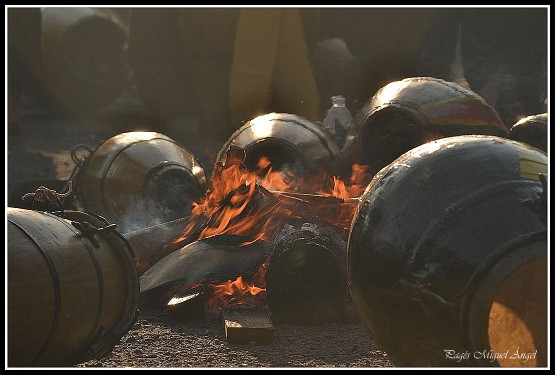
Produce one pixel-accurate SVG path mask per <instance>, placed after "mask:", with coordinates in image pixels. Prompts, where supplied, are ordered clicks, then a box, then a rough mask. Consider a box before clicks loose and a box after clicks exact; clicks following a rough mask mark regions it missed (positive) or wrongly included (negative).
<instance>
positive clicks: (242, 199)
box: [174, 157, 372, 314]
mask: <svg viewBox="0 0 555 375" xmlns="http://www.w3.org/2000/svg"><path fill="white" fill-rule="evenodd" d="M257 166H258V170H257V171H256V172H249V171H248V170H246V168H245V167H244V165H243V164H242V163H240V162H239V163H237V162H235V163H232V164H231V165H225V164H223V163H222V162H218V163H216V165H215V167H214V172H213V174H212V178H211V187H210V189H209V191H208V192H207V194H206V195H205V196H204V197H203V198H202V199H201V200H200V201H199V202H196V203H194V207H193V212H192V215H191V218H190V221H189V224H188V225H187V227H186V228H185V230H184V233H183V235H182V236H181V237H180V238H178V239H176V240H175V241H174V244H175V243H178V242H180V241H189V242H191V241H195V240H199V239H202V238H205V237H209V236H213V235H217V234H223V233H230V234H241V235H245V236H249V237H251V238H253V240H252V241H250V242H246V243H244V244H242V245H246V244H248V243H252V242H254V241H257V240H258V239H269V238H271V237H272V235H273V231H274V230H275V229H279V228H281V227H282V224H283V221H282V220H280V217H281V218H285V217H293V218H303V217H311V218H314V219H319V220H322V221H323V222H327V223H328V224H332V225H333V226H335V227H336V228H337V229H338V230H340V231H343V233H344V234H346V233H348V230H349V228H350V224H351V221H352V218H353V216H354V212H355V210H356V206H357V204H356V202H353V201H348V199H349V198H353V197H358V196H359V195H360V194H361V193H362V192H363V191H364V189H365V188H366V185H367V184H368V182H369V181H370V179H371V177H372V176H370V175H369V173H367V170H368V169H369V167H368V166H363V165H353V167H352V168H353V171H352V175H351V177H350V179H349V183H348V184H345V183H344V182H343V181H342V180H341V179H339V178H338V177H336V176H333V177H331V178H330V177H329V176H327V175H320V176H311V177H305V178H304V179H302V180H301V179H300V178H297V179H296V181H295V184H293V181H294V180H295V179H294V177H295V176H292V175H290V174H286V173H283V172H280V171H273V170H272V165H271V162H270V160H268V159H267V158H265V157H262V158H260V160H259V162H258V165H257ZM259 186H262V187H263V188H264V189H260V188H259ZM299 188H302V191H316V192H318V194H322V195H324V196H330V197H334V198H341V199H344V200H345V202H346V203H344V204H337V200H334V201H333V202H335V203H333V202H332V203H329V204H328V203H326V200H325V199H324V200H322V203H314V202H310V201H306V200H303V199H301V198H302V197H303V195H302V194H300V195H299V196H300V197H301V198H299V199H296V198H290V197H289V198H288V197H287V196H283V197H280V200H279V203H280V204H279V205H278V204H277V203H274V202H277V200H276V199H275V197H274V195H272V194H271V193H268V191H267V190H266V191H265V189H271V190H278V191H283V192H297V191H298V189H299ZM266 195H270V197H268V196H266ZM253 201H257V202H258V203H257V202H254V204H253ZM317 202H320V201H317ZM278 215H281V216H280V217H278ZM264 274H265V264H263V265H262V266H261V267H260V269H259V270H258V271H257V273H256V274H255V276H254V278H253V280H254V283H246V282H244V281H243V277H242V276H239V277H237V279H235V280H234V281H232V280H228V281H227V282H225V283H219V284H211V287H212V288H213V290H214V293H213V294H212V296H211V297H210V299H209V300H208V301H207V303H206V311H207V312H208V313H210V314H219V313H221V311H222V310H223V309H224V308H225V307H226V306H228V305H230V304H234V305H238V304H243V305H250V306H264V305H265V296H266V289H265V283H264Z"/></svg>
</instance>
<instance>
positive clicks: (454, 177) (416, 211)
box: [348, 135, 548, 367]
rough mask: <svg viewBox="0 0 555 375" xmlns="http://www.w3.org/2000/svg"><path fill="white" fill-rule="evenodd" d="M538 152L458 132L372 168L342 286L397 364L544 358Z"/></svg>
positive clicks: (541, 156)
mask: <svg viewBox="0 0 555 375" xmlns="http://www.w3.org/2000/svg"><path fill="white" fill-rule="evenodd" d="M547 162H548V159H547V156H546V155H545V153H543V152H541V151H539V150H537V149H535V148H533V147H529V146H527V145H525V144H523V143H520V142H515V141H512V140H507V139H504V138H500V137H495V136H479V135H470V136H457V137H450V138H444V139H440V140H437V141H432V142H429V143H427V144H424V145H421V146H419V147H417V148H414V149H412V150H411V151H409V152H407V153H405V154H403V155H402V156H400V157H399V158H398V159H396V160H395V161H394V162H393V163H391V164H389V165H388V166H386V167H385V168H383V169H382V170H381V171H380V172H379V173H378V174H377V175H375V176H374V178H373V179H372V181H371V182H370V184H369V185H368V187H367V189H366V191H365V193H364V194H363V196H362V197H361V202H360V204H359V207H358V211H357V213H356V215H355V217H354V219H353V223H352V228H351V234H350V237H349V241H348V268H349V272H348V273H349V281H350V285H351V293H352V296H353V298H354V300H355V302H356V305H357V308H358V311H359V313H360V316H361V318H362V319H363V322H364V323H365V325H366V327H367V328H368V330H369V332H370V335H371V336H372V337H373V338H374V339H375V340H376V342H377V344H378V345H379V346H380V347H381V348H382V349H383V350H385V351H386V352H387V353H388V354H389V356H390V357H391V358H392V360H393V361H394V362H395V363H396V364H397V365H400V366H421V367H428V366H507V367H520V366H545V365H546V363H547V218H546V217H547V202H546V199H547V191H546V189H547V182H546V178H547Z"/></svg>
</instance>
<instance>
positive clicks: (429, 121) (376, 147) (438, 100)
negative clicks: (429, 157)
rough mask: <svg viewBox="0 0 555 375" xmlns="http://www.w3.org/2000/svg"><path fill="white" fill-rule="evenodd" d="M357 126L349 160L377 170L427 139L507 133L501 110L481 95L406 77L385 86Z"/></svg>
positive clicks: (347, 152) (349, 140)
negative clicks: (498, 110) (489, 103)
mask: <svg viewBox="0 0 555 375" xmlns="http://www.w3.org/2000/svg"><path fill="white" fill-rule="evenodd" d="M356 122H357V124H358V125H357V126H356V129H354V130H353V133H352V134H350V135H348V137H347V140H346V144H347V145H350V146H349V147H345V155H344V156H345V157H346V158H347V159H349V160H350V161H351V162H353V161H354V162H356V163H358V164H366V165H369V166H370V167H371V170H373V171H374V172H377V171H379V170H380V169H381V168H383V167H385V166H386V165H387V164H389V163H390V162H392V161H393V160H395V159H396V158H397V157H399V156H401V154H403V153H405V152H406V151H409V150H410V149H411V148H414V147H417V146H419V145H421V144H423V143H426V142H428V141H432V140H435V139H439V138H444V137H450V136H457V135H465V134H482V135H496V136H504V135H505V134H506V133H507V129H506V127H505V125H504V124H503V122H502V121H501V119H500V118H499V116H498V114H497V113H496V111H495V110H494V109H493V108H492V107H491V106H490V105H488V104H487V103H486V102H485V100H484V99H483V98H481V97H480V96H479V95H477V94H476V93H474V92H473V91H471V90H468V89H465V88H464V87H462V86H460V85H458V84H456V83H454V82H447V81H444V80H441V79H437V78H432V77H411V78H405V79H403V80H401V81H396V82H391V83H389V84H388V85H386V86H384V87H382V88H381V89H380V90H378V91H377V92H376V94H375V95H374V96H373V97H372V99H371V100H370V101H369V102H368V103H367V104H366V105H365V106H364V107H363V108H362V110H361V112H360V113H359V114H357V120H356Z"/></svg>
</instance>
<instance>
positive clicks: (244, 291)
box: [205, 276, 266, 314]
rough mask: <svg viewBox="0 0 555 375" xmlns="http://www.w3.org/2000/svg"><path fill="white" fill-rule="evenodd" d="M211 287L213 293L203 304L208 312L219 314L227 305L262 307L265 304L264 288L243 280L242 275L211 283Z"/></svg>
mask: <svg viewBox="0 0 555 375" xmlns="http://www.w3.org/2000/svg"><path fill="white" fill-rule="evenodd" d="M211 287H212V289H213V290H214V293H213V294H212V296H211V297H210V299H209V300H208V301H207V302H206V305H205V310H206V312H208V313H209V314H220V313H221V312H222V310H223V309H224V308H226V307H227V306H237V305H245V306H249V307H254V306H257V307H263V306H265V304H266V302H265V301H266V288H260V287H258V286H256V285H254V284H251V283H246V282H244V281H243V276H239V277H237V279H235V280H234V281H231V280H228V281H227V282H225V283H220V284H212V285H211Z"/></svg>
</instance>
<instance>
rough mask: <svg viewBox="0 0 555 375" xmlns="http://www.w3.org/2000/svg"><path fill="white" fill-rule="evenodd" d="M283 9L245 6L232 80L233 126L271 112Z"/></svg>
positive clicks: (230, 90) (241, 14)
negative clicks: (269, 108) (270, 104)
mask: <svg viewBox="0 0 555 375" xmlns="http://www.w3.org/2000/svg"><path fill="white" fill-rule="evenodd" d="M281 12H282V10H281V9H262V8H245V9H241V13H240V14H239V22H238V25H237V35H236V37H235V48H234V57H233V62H232V66H231V74H230V82H229V105H230V111H231V121H232V127H233V128H238V127H239V126H241V125H242V124H243V123H245V122H247V121H249V120H251V119H252V118H254V117H256V116H258V115H262V114H264V113H266V112H267V111H268V104H269V102H270V95H271V89H272V83H273V79H274V69H275V65H276V58H277V54H278V48H277V46H278V36H279V27H280V19H281Z"/></svg>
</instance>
